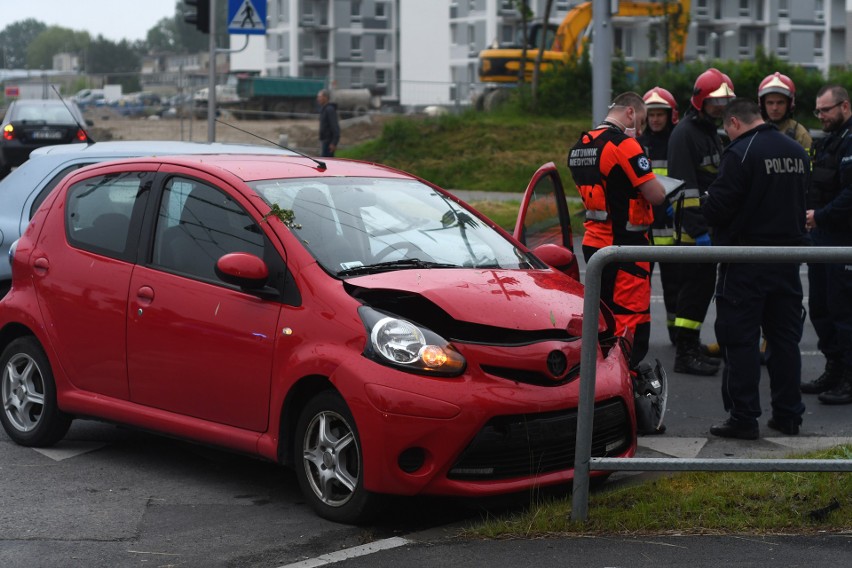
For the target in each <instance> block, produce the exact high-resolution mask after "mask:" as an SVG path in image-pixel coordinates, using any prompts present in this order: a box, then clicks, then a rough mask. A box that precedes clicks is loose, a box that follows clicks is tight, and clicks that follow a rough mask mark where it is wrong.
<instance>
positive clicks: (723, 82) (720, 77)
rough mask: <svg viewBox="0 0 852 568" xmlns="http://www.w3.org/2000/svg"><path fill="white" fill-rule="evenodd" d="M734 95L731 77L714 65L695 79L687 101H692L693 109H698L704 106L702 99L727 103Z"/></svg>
mask: <svg viewBox="0 0 852 568" xmlns="http://www.w3.org/2000/svg"><path fill="white" fill-rule="evenodd" d="M735 96H736V95H735V94H734V83H733V81H731V78H730V77H728V76H727V75H725V74H724V73H722V72H721V71H719V70H718V69H716V68H715V67H711V68H710V69H708V70H707V71H705V72H704V73H702V74H701V75H699V76H698V79H696V80H695V87H694V88H693V89H692V98H691V99H689V102H690V103H692V106H693V107H694V108H695V110H698V111H700V110H701V109H702V107H703V106H704V101H711V102H715V103H717V104H727V103H728V102H729V101H730V100H731V99H733V98H734V97H735Z"/></svg>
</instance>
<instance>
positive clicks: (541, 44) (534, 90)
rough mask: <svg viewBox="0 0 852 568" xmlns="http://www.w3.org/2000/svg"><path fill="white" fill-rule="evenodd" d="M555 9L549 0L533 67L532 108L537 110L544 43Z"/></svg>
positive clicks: (542, 20) (545, 7) (545, 6)
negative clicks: (553, 9)
mask: <svg viewBox="0 0 852 568" xmlns="http://www.w3.org/2000/svg"><path fill="white" fill-rule="evenodd" d="M552 8H553V0H547V3H546V4H545V5H544V14H543V15H542V17H541V34H540V35H541V39H540V41H539V42H538V52H537V53H536V55H535V65H533V76H532V107H533V108H534V109H535V108H536V107H537V106H538V81H539V75H540V74H541V60H542V58H543V57H544V48H545V45H544V42H545V40H546V39H547V30H548V28H549V27H550V26H549V24H550V10H551V9H552Z"/></svg>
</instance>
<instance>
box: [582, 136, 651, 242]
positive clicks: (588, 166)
mask: <svg viewBox="0 0 852 568" xmlns="http://www.w3.org/2000/svg"><path fill="white" fill-rule="evenodd" d="M625 138H626V137H625V135H624V134H623V133H622V132H621V131H620V130H618V129H616V128H602V129H599V130H593V131H591V132H584V133H583V134H582V135H581V136H580V140H579V141H578V142H577V144H575V145H574V146H573V147H572V148H571V151H570V152H569V154H568V167H569V169H570V170H571V175H572V176H573V177H574V183H575V184H576V185H577V190H578V192H579V193H580V197H581V198H582V199H583V205H584V206H585V208H586V221H587V222H593V223H610V224H611V218H610V217H611V215H610V212H611V211H612V208H613V204H611V203H609V201H608V199H609V198H608V196H607V184H608V183H609V181H610V180H611V179H612V176H613V174H614V173H615V169H616V168H620V164H619V163H618V161H617V160H614V159H611V158H608V159H606V160H605V161H604V159H603V158H604V155H605V148H606V146H607V145H608V144H613V145H615V146H618V144H620V143H621V142H622V141H624V140H625ZM613 150H615V152H617V149H615V148H613ZM615 152H613V155H615ZM640 159H642V160H646V162H647V160H648V158H647V157H645V156H644V154H643V155H642V156H641V157H640ZM649 168H650V164H649ZM625 175H626V174H625ZM653 219H654V216H653V213H652V212H651V206H650V204H649V203H648V202H647V201H646V200H645V198H644V197H643V196H642V194H641V193H639V192H636V197H634V198H630V199H628V204H627V219H626V222H625V225H624V227H619V228H617V229H623V230H625V231H628V232H631V233H634V232H635V233H644V232H646V231H647V230H648V228H649V227H650V226H651V222H652V221H653ZM587 230H589V228H588V226H587Z"/></svg>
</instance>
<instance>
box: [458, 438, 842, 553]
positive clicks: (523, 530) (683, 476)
mask: <svg viewBox="0 0 852 568" xmlns="http://www.w3.org/2000/svg"><path fill="white" fill-rule="evenodd" d="M799 457H810V458H816V459H852V446H850V445H846V446H839V447H837V448H834V449H831V450H826V451H821V452H813V453H811V454H808V455H807V456H799ZM835 504H836V505H835ZM570 515H571V501H570V498H567V499H554V500H549V501H546V502H543V503H534V504H533V505H532V506H531V507H530V508H529V510H526V511H523V512H521V513H516V514H511V515H508V516H505V517H497V518H492V519H488V520H486V521H485V522H483V523H481V524H479V525H477V526H473V527H469V528H467V529H465V531H464V536H466V537H469V538H536V537H545V536H555V535H568V534H575V535H576V534H665V533H678V534H725V533H751V534H755V533H757V534H772V533H813V532H817V531H830V532H841V531H850V530H852V474H850V473H800V472H795V473H793V472H790V473H778V472H775V473H764V472H758V473H755V472H688V473H680V474H675V475H671V476H667V477H661V478H658V479H656V480H654V481H650V482H646V483H643V484H639V485H634V484H628V485H622V486H619V487H618V488H617V489H613V490H606V489H605V488H604V490H601V491H597V492H593V493H592V494H591V498H590V501H589V513H588V519H587V522H585V523H579V522H572V521H571V520H570Z"/></svg>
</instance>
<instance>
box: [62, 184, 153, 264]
mask: <svg viewBox="0 0 852 568" xmlns="http://www.w3.org/2000/svg"><path fill="white" fill-rule="evenodd" d="M147 183H148V174H147V173H144V172H123V173H120V174H111V175H105V176H98V177H94V178H89V179H86V180H84V181H81V182H79V183H76V184H74V185H73V186H71V187H70V188H69V189H68V194H67V202H66V209H65V231H66V234H67V237H68V242H69V243H71V245H72V246H74V247H76V248H81V249H84V250H90V251H92V252H96V253H99V254H103V255H105V256H110V257H113V258H117V259H121V260H127V261H132V260H133V258H134V252H135V251H134V250H133V248H132V247H131V246H129V244H130V241H131V239H130V226H131V223H130V220H131V218H132V217H133V212H134V210H136V209H137V208H138V210H140V211H141V210H142V208H143V207H144V202H142V201H143V200H144V199H146V197H147V194H148V192H147V191H145V189H146V186H147Z"/></svg>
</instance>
